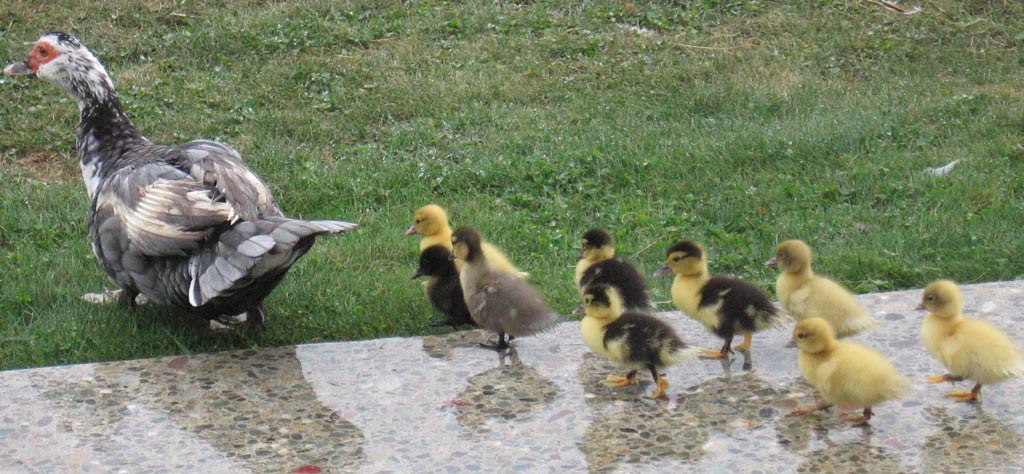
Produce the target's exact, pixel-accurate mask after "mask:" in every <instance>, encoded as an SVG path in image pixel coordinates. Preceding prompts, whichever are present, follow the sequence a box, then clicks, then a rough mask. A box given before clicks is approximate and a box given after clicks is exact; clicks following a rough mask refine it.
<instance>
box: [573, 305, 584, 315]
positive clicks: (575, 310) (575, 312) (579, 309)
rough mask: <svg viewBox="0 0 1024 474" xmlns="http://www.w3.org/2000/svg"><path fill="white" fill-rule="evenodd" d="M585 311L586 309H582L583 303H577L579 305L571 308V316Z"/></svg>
mask: <svg viewBox="0 0 1024 474" xmlns="http://www.w3.org/2000/svg"><path fill="white" fill-rule="evenodd" d="M585 313H586V311H584V309H583V305H579V306H577V307H576V309H574V310H572V315H573V316H579V315H581V314H585Z"/></svg>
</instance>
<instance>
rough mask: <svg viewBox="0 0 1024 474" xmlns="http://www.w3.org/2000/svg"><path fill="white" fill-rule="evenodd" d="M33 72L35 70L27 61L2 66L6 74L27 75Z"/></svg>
mask: <svg viewBox="0 0 1024 474" xmlns="http://www.w3.org/2000/svg"><path fill="white" fill-rule="evenodd" d="M35 73H36V72H35V71H33V70H32V68H31V67H30V66H29V65H28V61H22V62H20V63H14V64H8V65H7V67H5V68H4V74H6V75H8V76H27V75H30V74H35Z"/></svg>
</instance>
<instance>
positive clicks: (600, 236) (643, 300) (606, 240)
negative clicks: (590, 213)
mask: <svg viewBox="0 0 1024 474" xmlns="http://www.w3.org/2000/svg"><path fill="white" fill-rule="evenodd" d="M594 283H605V284H608V285H611V286H614V287H615V289H616V290H618V292H619V294H620V295H621V296H622V306H623V308H624V309H625V310H626V311H645V312H651V311H653V310H654V305H653V304H651V297H650V294H649V293H648V292H647V281H646V280H645V279H644V277H643V275H641V274H640V272H639V271H637V269H636V267H634V266H633V265H632V264H631V263H629V262H628V261H626V260H625V259H623V258H621V257H616V256H615V241H614V240H613V239H612V236H611V235H610V234H608V233H607V232H605V231H603V230H601V229H590V230H588V231H587V232H585V233H584V234H583V241H582V246H581V251H580V258H579V261H578V262H577V263H576V286H577V288H579V290H580V292H581V293H582V291H583V289H584V288H586V287H587V285H590V284H594ZM582 309H583V308H582V306H581V307H580V308H578V309H577V311H578V312H582Z"/></svg>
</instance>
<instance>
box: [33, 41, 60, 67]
mask: <svg viewBox="0 0 1024 474" xmlns="http://www.w3.org/2000/svg"><path fill="white" fill-rule="evenodd" d="M59 55H60V53H59V52H57V50H56V49H54V47H53V45H51V44H50V43H47V42H45V41H40V42H39V43H37V44H36V47H35V48H32V52H31V53H29V54H28V60H27V61H26V63H28V67H29V69H31V70H32V72H36V71H37V70H39V66H41V65H43V64H46V63H48V62H50V61H53V60H54V59H56V58H57V56H59Z"/></svg>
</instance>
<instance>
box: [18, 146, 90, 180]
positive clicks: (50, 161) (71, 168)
mask: <svg viewBox="0 0 1024 474" xmlns="http://www.w3.org/2000/svg"><path fill="white" fill-rule="evenodd" d="M9 167H10V168H13V170H12V171H14V172H16V173H19V174H24V175H28V176H32V177H33V178H35V179H38V180H40V181H47V182H49V181H71V180H74V179H75V178H77V177H78V173H79V169H78V166H76V164H75V160H74V158H73V157H69V156H64V155H61V154H59V153H55V152H52V151H29V152H25V153H20V154H17V155H15V156H14V162H13V166H9Z"/></svg>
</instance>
